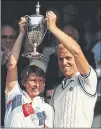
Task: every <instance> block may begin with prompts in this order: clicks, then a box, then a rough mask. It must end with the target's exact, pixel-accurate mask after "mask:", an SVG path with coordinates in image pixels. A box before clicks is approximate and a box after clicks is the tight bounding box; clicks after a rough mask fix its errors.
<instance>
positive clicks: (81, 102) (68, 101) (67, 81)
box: [46, 11, 97, 128]
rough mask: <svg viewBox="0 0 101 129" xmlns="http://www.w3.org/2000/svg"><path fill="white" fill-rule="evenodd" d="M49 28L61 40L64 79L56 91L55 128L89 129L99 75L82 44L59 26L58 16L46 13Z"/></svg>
mask: <svg viewBox="0 0 101 129" xmlns="http://www.w3.org/2000/svg"><path fill="white" fill-rule="evenodd" d="M46 19H47V27H48V29H49V31H50V32H51V33H52V34H53V35H54V36H55V37H56V38H57V39H58V40H59V42H60V44H59V45H58V47H57V55H58V64H59V67H60V69H61V71H62V72H63V74H64V76H65V78H64V80H63V81H62V83H61V84H60V85H59V86H58V87H57V88H56V89H55V90H54V93H53V96H52V99H51V105H52V106H53V108H54V127H57V128H85V127H87V128H89V127H91V125H92V120H93V114H94V107H95V103H96V99H97V95H96V86H97V76H96V73H95V71H94V70H93V68H92V67H91V66H90V65H89V63H88V62H87V60H86V58H85V56H84V54H83V52H82V50H81V48H80V46H79V44H78V43H77V42H76V41H75V40H74V39H73V38H72V37H70V36H69V35H67V34H65V33H64V32H63V31H61V30H60V29H59V28H58V27H57V26H56V15H55V14H54V13H53V12H52V11H48V12H47V13H46Z"/></svg>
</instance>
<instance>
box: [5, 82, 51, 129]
mask: <svg viewBox="0 0 101 129" xmlns="http://www.w3.org/2000/svg"><path fill="white" fill-rule="evenodd" d="M4 123H5V127H6V128H9V127H10V128H12V127H16V128H43V127H44V124H45V125H46V126H47V127H49V128H52V127H53V109H52V107H51V106H50V105H49V104H47V103H45V102H44V99H43V98H42V97H40V96H37V97H35V98H34V99H33V101H31V99H30V97H29V96H28V94H27V93H26V92H25V91H22V90H21V88H20V86H19V84H18V83H17V84H16V85H15V86H14V88H13V89H12V90H11V91H10V92H9V93H8V94H6V114H5V121H4Z"/></svg>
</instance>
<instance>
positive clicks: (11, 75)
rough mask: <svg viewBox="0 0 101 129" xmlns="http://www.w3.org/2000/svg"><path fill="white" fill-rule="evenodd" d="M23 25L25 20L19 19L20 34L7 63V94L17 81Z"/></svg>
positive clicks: (23, 32) (23, 31)
mask: <svg viewBox="0 0 101 129" xmlns="http://www.w3.org/2000/svg"><path fill="white" fill-rule="evenodd" d="M25 25H26V20H25V18H24V17H21V20H20V22H19V28H20V32H19V35H18V37H17V39H16V41H15V43H14V46H13V48H12V51H11V55H10V57H9V62H8V71H7V77H6V91H7V92H9V91H11V90H12V88H13V87H14V86H15V84H16V82H17V80H18V74H17V63H18V59H19V55H20V50H21V46H22V42H23V38H24V34H25Z"/></svg>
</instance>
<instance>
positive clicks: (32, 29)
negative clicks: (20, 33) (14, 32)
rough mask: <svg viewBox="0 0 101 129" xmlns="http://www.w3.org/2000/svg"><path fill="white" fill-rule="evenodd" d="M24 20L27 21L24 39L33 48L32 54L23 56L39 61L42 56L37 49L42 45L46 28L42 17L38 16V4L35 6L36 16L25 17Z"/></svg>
mask: <svg viewBox="0 0 101 129" xmlns="http://www.w3.org/2000/svg"><path fill="white" fill-rule="evenodd" d="M25 19H26V20H27V28H26V37H27V39H28V42H29V43H30V44H31V45H32V47H33V52H30V53H27V54H24V56H25V57H27V58H36V59H40V58H42V57H43V55H42V54H41V53H39V52H37V47H38V46H39V45H40V44H41V43H42V40H43V38H44V36H45V34H46V32H47V26H46V23H45V18H44V16H43V15H40V4H39V2H37V5H36V14H34V15H30V16H28V15H26V16H25Z"/></svg>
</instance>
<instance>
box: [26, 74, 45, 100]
mask: <svg viewBox="0 0 101 129" xmlns="http://www.w3.org/2000/svg"><path fill="white" fill-rule="evenodd" d="M24 86H25V89H26V92H27V94H28V95H29V96H30V98H34V97H36V96H38V95H39V94H40V93H41V92H42V91H43V90H44V86H45V79H44V78H43V77H39V76H37V75H36V74H34V73H31V74H30V75H29V77H28V78H27V81H26V83H25V85H24Z"/></svg>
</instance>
